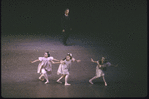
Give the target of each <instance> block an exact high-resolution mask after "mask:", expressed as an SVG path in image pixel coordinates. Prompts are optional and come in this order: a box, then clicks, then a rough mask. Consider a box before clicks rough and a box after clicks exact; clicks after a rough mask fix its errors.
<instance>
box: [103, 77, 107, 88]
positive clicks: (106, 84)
mask: <svg viewBox="0 0 149 99" xmlns="http://www.w3.org/2000/svg"><path fill="white" fill-rule="evenodd" d="M102 77H103V81H104V83H105V86H107V83H106V80H105V78H104V76H102Z"/></svg>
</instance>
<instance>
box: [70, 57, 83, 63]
mask: <svg viewBox="0 0 149 99" xmlns="http://www.w3.org/2000/svg"><path fill="white" fill-rule="evenodd" d="M75 61H76V62H77V63H78V62H81V60H76V59H75V58H72V62H75Z"/></svg>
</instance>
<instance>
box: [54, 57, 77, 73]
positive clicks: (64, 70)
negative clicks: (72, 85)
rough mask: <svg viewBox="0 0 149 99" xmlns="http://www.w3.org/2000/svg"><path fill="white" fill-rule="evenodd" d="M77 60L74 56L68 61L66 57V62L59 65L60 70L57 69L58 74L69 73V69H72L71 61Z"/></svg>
mask: <svg viewBox="0 0 149 99" xmlns="http://www.w3.org/2000/svg"><path fill="white" fill-rule="evenodd" d="M73 61H75V59H74V58H72V59H71V60H69V61H66V59H65V60H64V62H65V63H63V64H60V65H59V67H58V70H57V75H60V74H61V75H62V74H66V75H69V71H70V68H71V63H72V62H73Z"/></svg>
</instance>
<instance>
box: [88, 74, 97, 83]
mask: <svg viewBox="0 0 149 99" xmlns="http://www.w3.org/2000/svg"><path fill="white" fill-rule="evenodd" d="M96 78H98V77H97V76H94V77H93V78H91V79H90V80H89V83H91V84H93V82H92V80H94V79H96Z"/></svg>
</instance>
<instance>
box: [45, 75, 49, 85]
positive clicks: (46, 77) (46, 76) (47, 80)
mask: <svg viewBox="0 0 149 99" xmlns="http://www.w3.org/2000/svg"><path fill="white" fill-rule="evenodd" d="M44 77H45V79H46V82H45V84H47V83H49V79H48V75H47V73H44Z"/></svg>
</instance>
